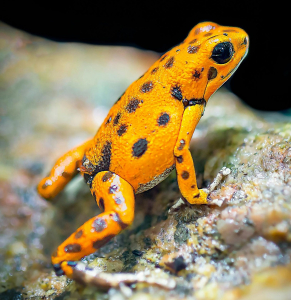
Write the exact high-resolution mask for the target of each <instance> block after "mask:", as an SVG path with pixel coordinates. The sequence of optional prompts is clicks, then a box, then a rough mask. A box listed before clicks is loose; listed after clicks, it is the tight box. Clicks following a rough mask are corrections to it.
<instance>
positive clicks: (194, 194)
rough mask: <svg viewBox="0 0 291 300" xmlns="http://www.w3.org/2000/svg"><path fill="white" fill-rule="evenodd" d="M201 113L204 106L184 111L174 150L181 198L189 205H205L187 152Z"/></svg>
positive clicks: (205, 202)
mask: <svg viewBox="0 0 291 300" xmlns="http://www.w3.org/2000/svg"><path fill="white" fill-rule="evenodd" d="M203 111H204V106H203V105H200V104H197V105H195V106H189V107H187V108H186V109H185V111H184V114H183V120H182V124H181V128H180V132H179V137H178V140H177V143H176V146H175V149H174V154H175V160H176V171H177V179H178V184H179V188H180V191H181V194H182V196H183V197H184V198H185V199H186V200H187V201H188V202H189V203H190V204H207V193H205V192H204V191H203V190H199V189H198V187H197V181H196V174H195V168H194V163H193V159H192V155H191V152H190V151H189V147H190V141H191V138H192V135H193V132H194V130H195V128H196V126H197V124H198V122H199V120H200V118H201V116H202V114H203Z"/></svg>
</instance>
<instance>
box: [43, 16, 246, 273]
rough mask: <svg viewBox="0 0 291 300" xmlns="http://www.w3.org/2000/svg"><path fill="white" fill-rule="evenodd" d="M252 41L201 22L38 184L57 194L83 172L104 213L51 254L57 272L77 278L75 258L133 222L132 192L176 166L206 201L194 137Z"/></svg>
mask: <svg viewBox="0 0 291 300" xmlns="http://www.w3.org/2000/svg"><path fill="white" fill-rule="evenodd" d="M248 46H249V39H248V35H247V34H246V32H245V31H243V30H242V29H240V28H235V27H224V26H219V25H218V24H215V23H211V22H204V23H200V24H198V25H196V26H195V27H194V28H193V29H192V30H191V32H190V33H189V35H188V37H187V38H186V39H185V40H184V41H183V42H182V43H181V44H179V45H178V46H176V47H174V48H173V49H172V50H170V51H168V52H167V53H166V54H164V55H163V56H162V57H161V58H160V59H159V60H158V61H157V62H156V63H155V64H154V65H153V66H152V67H151V68H150V69H149V70H148V71H147V72H146V73H145V74H144V75H143V76H141V77H140V78H139V79H138V80H137V81H135V82H134V83H132V84H131V85H130V86H129V87H128V89H127V90H126V91H125V93H124V94H123V95H122V96H121V97H120V98H119V99H118V100H117V101H116V103H115V104H114V105H113V107H112V108H111V109H110V111H109V113H108V116H107V117H106V119H105V120H104V122H103V124H102V126H101V127H100V128H99V130H98V131H97V134H96V135H95V137H94V138H93V139H92V140H89V141H87V142H86V143H84V144H83V145H80V146H79V147H76V148H74V149H72V150H71V151H69V152H67V153H66V154H65V155H64V156H62V157H61V158H60V159H59V160H58V161H57V162H56V164H55V166H54V167H53V169H52V171H51V173H50V175H49V176H48V177H46V178H44V179H42V180H41V182H40V183H39V185H38V192H39V194H40V195H41V196H43V197H44V198H46V199H50V198H53V197H55V196H56V195H57V194H58V193H59V192H60V191H61V190H62V189H63V188H64V187H65V185H66V184H67V183H68V182H69V181H70V180H71V179H72V178H73V177H74V175H75V174H76V173H77V172H78V171H80V172H81V173H82V174H83V175H84V178H85V181H86V182H87V184H88V185H89V187H90V190H91V193H92V195H93V196H94V198H95V200H96V202H97V204H98V206H99V207H100V209H101V210H102V211H103V212H102V213H101V214H99V215H98V216H96V217H94V218H92V219H90V220H88V221H87V222H86V223H85V224H83V225H82V226H81V227H80V228H79V229H78V230H77V231H76V232H75V233H73V234H72V235H71V236H70V237H69V238H68V239H67V240H66V241H65V242H63V243H62V244H61V245H60V246H59V247H58V248H57V250H56V251H55V252H54V253H53V255H52V263H53V266H54V268H55V271H56V274H57V275H64V274H65V275H67V276H68V277H71V278H72V277H73V273H74V268H75V267H76V265H77V262H76V261H77V260H80V259H81V258H82V257H84V256H86V255H88V254H91V253H93V252H95V251H96V250H97V249H99V248H100V247H101V246H103V245H104V244H105V243H106V242H108V241H109V240H110V239H112V238H113V237H114V236H115V235H117V234H118V233H119V232H120V231H121V230H123V229H124V228H126V227H127V226H129V225H130V224H131V223H132V221H133V218H134V201H135V200H134V195H135V194H138V193H141V192H144V191H146V190H148V189H150V188H152V187H154V186H155V185H157V184H158V183H159V182H161V181H162V180H164V179H165V178H166V177H167V176H168V175H169V174H170V173H171V171H172V170H173V169H174V168H176V172H177V178H178V184H179V188H180V191H181V194H182V196H183V198H184V199H186V200H187V201H188V202H189V203H190V204H207V196H208V194H207V192H206V191H205V190H201V189H200V190H199V189H198V187H197V183H196V175H195V169H194V164H193V160H192V156H191V153H190V151H189V145H190V141H191V137H192V135H193V132H194V130H195V127H196V126H197V124H198V122H199V120H200V118H201V117H202V115H203V112H204V108H205V105H206V103H207V101H208V99H209V98H210V96H211V95H212V94H213V93H214V92H215V91H216V90H217V89H218V88H219V87H220V86H221V85H222V84H223V83H224V82H225V81H226V80H227V79H229V78H230V76H231V75H232V74H233V73H234V71H235V70H236V69H237V67H238V66H239V64H240V63H241V62H242V60H243V59H244V57H245V56H246V54H247V51H248Z"/></svg>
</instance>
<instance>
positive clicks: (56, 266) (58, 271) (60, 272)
mask: <svg viewBox="0 0 291 300" xmlns="http://www.w3.org/2000/svg"><path fill="white" fill-rule="evenodd" d="M53 268H54V270H55V273H56V275H57V276H63V275H65V272H64V271H63V269H62V267H61V264H53Z"/></svg>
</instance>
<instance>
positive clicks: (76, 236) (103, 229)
mask: <svg viewBox="0 0 291 300" xmlns="http://www.w3.org/2000/svg"><path fill="white" fill-rule="evenodd" d="M91 193H92V195H93V196H94V197H95V199H96V202H97V204H98V206H99V207H100V209H101V210H104V212H103V213H101V214H99V215H98V216H96V217H94V218H92V219H90V220H89V221H87V222H86V223H84V224H83V225H82V226H81V227H79V228H78V229H77V231H76V232H75V233H73V234H72V235H71V236H70V237H69V238H68V239H67V240H66V241H65V242H63V243H62V244H61V245H60V246H59V247H58V248H57V250H56V251H55V252H54V253H53V255H52V263H53V266H54V268H55V271H56V274H57V275H59V276H60V275H67V276H68V277H73V273H74V267H75V266H76V265H77V263H76V262H75V261H76V260H79V259H81V258H82V257H84V256H86V255H89V254H91V253H94V252H95V251H96V250H97V249H99V248H100V247H101V246H103V245H104V244H105V243H107V242H108V241H109V240H110V239H111V238H113V237H114V236H115V235H117V234H118V233H119V232H120V231H121V230H122V229H124V228H126V227H127V226H128V225H130V224H131V223H132V221H133V218H134V191H133V188H132V186H131V185H130V184H129V183H128V182H127V181H125V180H123V179H122V178H121V177H119V176H118V175H116V174H114V173H111V172H110V171H104V172H100V173H98V174H97V175H96V176H95V178H94V179H93V181H92V188H91Z"/></svg>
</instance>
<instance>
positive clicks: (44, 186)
mask: <svg viewBox="0 0 291 300" xmlns="http://www.w3.org/2000/svg"><path fill="white" fill-rule="evenodd" d="M91 144H92V140H90V141H87V142H86V143H84V144H82V145H80V146H78V147H75V148H74V149H72V150H70V151H68V152H67V153H66V154H64V155H63V156H62V157H60V158H59V159H58V160H57V162H56V163H55V165H54V167H53V168H52V170H51V172H50V174H49V176H47V177H45V178H43V179H42V180H41V181H40V183H39V184H38V187H37V190H38V193H39V194H40V195H41V196H42V197H43V198H45V199H47V200H49V199H51V198H54V197H55V196H56V195H57V194H58V193H59V192H60V191H61V190H62V189H63V188H64V187H65V186H66V184H67V183H68V182H69V181H70V180H71V179H72V178H73V177H74V176H75V175H76V174H77V169H78V167H80V166H81V164H82V159H83V157H84V154H85V151H86V150H87V149H88V148H89V147H90V145H91Z"/></svg>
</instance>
